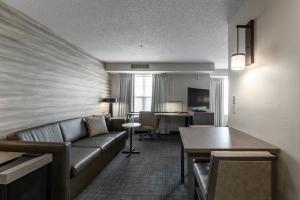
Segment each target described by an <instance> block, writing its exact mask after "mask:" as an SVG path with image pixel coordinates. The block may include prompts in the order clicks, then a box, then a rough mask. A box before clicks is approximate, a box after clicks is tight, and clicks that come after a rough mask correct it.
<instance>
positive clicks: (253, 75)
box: [229, 0, 300, 200]
mask: <svg viewBox="0 0 300 200" xmlns="http://www.w3.org/2000/svg"><path fill="white" fill-rule="evenodd" d="M250 19H255V21H256V27H255V28H256V30H255V37H256V38H255V64H253V65H251V66H249V67H248V68H247V69H246V70H243V71H239V72H234V71H231V72H230V96H231V99H232V96H236V114H233V113H232V104H230V108H231V112H230V116H229V121H230V122H229V123H230V126H232V127H235V128H237V129H240V130H243V131H245V132H247V133H249V134H251V135H253V136H255V137H258V138H261V139H263V140H265V141H267V142H269V143H272V144H274V145H277V146H278V147H279V148H280V149H281V153H280V159H279V162H278V165H279V177H278V178H279V181H278V182H279V198H278V199H279V200H299V199H300V181H299V180H300V30H299V29H300V1H299V0H246V2H245V4H244V5H243V6H242V8H240V9H239V11H238V13H237V14H236V16H234V17H233V18H232V19H231V20H230V24H229V53H230V54H232V53H234V51H235V48H236V42H235V41H236V32H235V28H234V26H235V25H236V24H245V23H246V22H247V21H249V20H250Z"/></svg>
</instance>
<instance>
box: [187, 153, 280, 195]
mask: <svg viewBox="0 0 300 200" xmlns="http://www.w3.org/2000/svg"><path fill="white" fill-rule="evenodd" d="M274 159H275V156H274V155H272V154H270V153H269V152H234V151H232V152H225V151H215V152H212V154H211V160H210V163H194V166H193V169H194V174H195V183H196V184H195V185H196V186H195V196H196V199H200V200H272V198H273V197H274V170H275V169H274Z"/></svg>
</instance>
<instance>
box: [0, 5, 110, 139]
mask: <svg viewBox="0 0 300 200" xmlns="http://www.w3.org/2000/svg"><path fill="white" fill-rule="evenodd" d="M108 94H109V82H108V74H107V73H106V72H105V70H104V66H103V64H102V63H101V62H100V61H98V60H96V59H94V58H92V57H91V56H89V55H88V54H86V53H84V52H83V51H82V50H81V49H78V48H77V47H75V46H73V45H72V44H70V43H68V42H67V41H65V40H63V39H61V38H59V37H58V36H56V35H55V34H53V33H52V32H51V31H50V30H49V29H47V28H46V27H44V26H42V25H40V24H38V23H37V22H35V21H34V20H32V19H30V18H28V17H27V16H25V15H23V14H22V13H20V12H19V11H17V10H16V9H13V8H11V7H9V6H7V5H6V4H4V3H3V2H1V1H0V136H4V135H6V134H7V133H10V132H13V131H16V130H20V129H24V128H28V127H33V126H38V125H41V124H45V123H49V122H53V121H57V120H62V119H67V118H72V117H77V116H85V115H90V114H95V113H97V112H100V104H99V100H100V99H101V97H104V96H107V95H108Z"/></svg>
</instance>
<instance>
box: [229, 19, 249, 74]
mask: <svg viewBox="0 0 300 200" xmlns="http://www.w3.org/2000/svg"><path fill="white" fill-rule="evenodd" d="M240 28H244V29H246V31H245V47H246V49H245V53H241V52H240V37H239V29H240ZM236 33H237V53H235V54H233V55H232V56H231V69H232V70H242V69H245V67H246V66H248V65H251V64H252V63H254V20H251V21H250V22H248V24H246V25H237V26H236Z"/></svg>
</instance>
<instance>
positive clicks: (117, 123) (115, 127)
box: [110, 118, 126, 131]
mask: <svg viewBox="0 0 300 200" xmlns="http://www.w3.org/2000/svg"><path fill="white" fill-rule="evenodd" d="M125 123H126V118H112V119H111V122H110V131H125V130H126V129H124V128H123V127H122V124H125Z"/></svg>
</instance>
